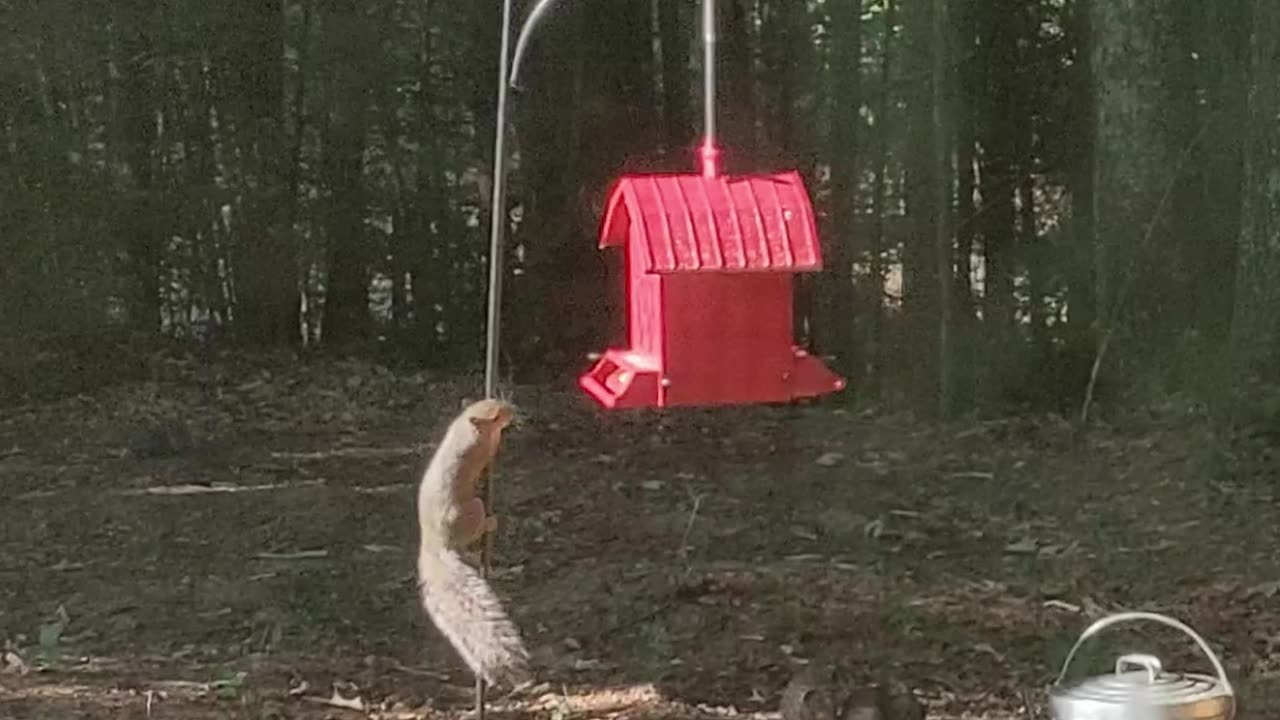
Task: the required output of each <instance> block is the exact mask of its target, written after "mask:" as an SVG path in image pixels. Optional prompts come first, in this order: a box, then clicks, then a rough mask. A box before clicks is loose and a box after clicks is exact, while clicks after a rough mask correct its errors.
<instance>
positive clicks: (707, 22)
mask: <svg viewBox="0 0 1280 720" xmlns="http://www.w3.org/2000/svg"><path fill="white" fill-rule="evenodd" d="M702 113H703V115H702V132H703V135H702V150H701V153H702V175H703V177H715V176H717V175H719V174H720V167H719V165H720V163H719V156H720V148H719V147H718V146H717V145H716V2H715V0H702Z"/></svg>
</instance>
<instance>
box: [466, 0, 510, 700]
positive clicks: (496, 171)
mask: <svg viewBox="0 0 1280 720" xmlns="http://www.w3.org/2000/svg"><path fill="white" fill-rule="evenodd" d="M511 5H512V0H503V3H502V40H501V43H500V44H501V46H502V47H501V57H500V58H499V60H498V108H497V112H498V117H497V119H496V120H497V121H496V122H495V123H494V137H493V197H492V198H491V199H490V203H489V309H488V328H487V330H486V333H485V358H484V396H485V397H486V398H493V397H496V396H497V394H498V362H499V353H498V349H499V340H500V338H501V335H500V331H501V329H502V327H501V322H502V272H503V259H502V254H503V250H504V245H503V243H504V240H505V235H506V229H507V162H506V159H507V142H506V141H507V73H508V63H509V61H510V50H511ZM488 474H489V477H488V478H486V480H485V484H484V490H485V492H484V495H485V500H484V505H485V507H486V508H488V509H489V512H493V502H494V501H493V496H494V493H493V470H492V468H490V470H489V473H488ZM492 557H493V533H485V534H484V544H483V545H482V546H481V548H480V575H481V577H484V578H488V577H489V563H490V561H491V559H492ZM486 689H487V688H486V687H485V681H484V677H483V676H477V677H476V698H475V707H476V718H477V720H485V715H486V710H487V708H486V707H485V691H486Z"/></svg>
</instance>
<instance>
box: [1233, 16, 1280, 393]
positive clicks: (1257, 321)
mask: <svg viewBox="0 0 1280 720" xmlns="http://www.w3.org/2000/svg"><path fill="white" fill-rule="evenodd" d="M1253 12H1254V19H1253V37H1252V40H1251V44H1250V47H1251V53H1250V68H1249V69H1250V72H1249V77H1250V81H1251V82H1250V84H1249V95H1248V97H1249V100H1248V108H1249V112H1248V127H1247V130H1246V139H1245V143H1246V148H1245V154H1244V157H1245V161H1244V209H1243V212H1242V218H1241V220H1242V222H1241V231H1240V256H1239V258H1240V259H1239V264H1238V266H1237V268H1236V300H1235V313H1234V316H1233V318H1232V327H1231V330H1232V340H1233V342H1232V349H1233V351H1234V352H1233V354H1234V358H1233V360H1234V365H1235V368H1236V380H1237V382H1238V383H1239V384H1240V387H1241V388H1243V387H1245V386H1246V384H1247V383H1250V382H1251V381H1254V380H1263V381H1268V382H1275V381H1276V380H1277V379H1280V313H1278V312H1276V308H1280V123H1277V121H1276V117H1277V116H1278V115H1280V4H1276V3H1275V2H1272V1H1271V0H1255V2H1254V5H1253Z"/></svg>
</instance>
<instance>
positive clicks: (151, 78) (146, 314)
mask: <svg viewBox="0 0 1280 720" xmlns="http://www.w3.org/2000/svg"><path fill="white" fill-rule="evenodd" d="M115 11H116V14H115V18H114V19H115V25H116V28H117V32H118V33H119V43H120V44H119V47H120V55H121V63H120V65H121V85H122V87H121V92H120V94H119V96H118V97H119V104H118V105H117V107H116V108H115V110H116V113H117V118H116V122H117V124H118V128H119V130H118V131H117V133H116V135H117V138H118V139H119V141H120V142H121V143H122V144H123V150H124V152H123V155H124V159H125V162H126V163H127V164H128V166H129V172H130V174H131V175H132V176H133V187H134V192H133V193H132V194H131V195H130V202H128V203H127V204H128V208H127V209H125V210H124V211H122V213H121V215H122V216H123V217H125V218H127V221H126V222H125V223H124V224H123V228H122V230H123V232H124V233H125V234H126V237H125V238H124V241H125V242H124V247H125V248H126V251H127V253H128V255H129V268H130V270H131V273H132V275H133V285H134V296H133V302H132V303H131V307H130V313H129V315H130V318H131V320H132V321H133V326H134V328H135V329H137V330H139V331H141V332H145V333H155V332H158V331H159V330H160V325H161V314H160V263H161V247H162V239H161V235H162V233H161V232H160V228H159V227H157V223H156V221H155V220H156V208H157V206H158V203H157V202H156V198H155V187H154V181H153V176H154V170H155V168H154V161H153V159H152V150H153V148H154V146H155V141H156V115H157V112H158V103H159V102H160V100H161V99H162V98H160V96H159V88H158V87H157V86H156V83H155V76H156V71H155V63H156V62H157V58H156V52H155V38H154V35H155V32H156V30H157V29H158V27H157V26H158V23H157V22H156V17H155V6H154V5H153V3H150V2H147V1H146V0H124V1H122V2H121V3H119V4H118V5H116V6H115Z"/></svg>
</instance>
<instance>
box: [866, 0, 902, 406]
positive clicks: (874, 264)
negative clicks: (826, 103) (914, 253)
mask: <svg viewBox="0 0 1280 720" xmlns="http://www.w3.org/2000/svg"><path fill="white" fill-rule="evenodd" d="M897 16H898V4H897V2H896V1H895V0H885V7H884V22H883V25H884V37H883V38H882V39H881V56H880V73H879V92H878V93H877V96H876V109H875V121H876V125H875V127H876V135H875V159H874V162H873V167H874V168H875V186H874V189H873V196H872V208H871V216H872V221H873V222H874V227H873V229H872V231H871V248H870V250H869V252H868V254H869V255H870V256H871V257H870V264H871V282H870V285H871V287H870V288H869V289H868V293H867V295H868V298H867V301H868V307H869V308H870V310H871V312H870V318H869V319H870V322H869V323H868V327H867V340H866V342H867V348H866V350H865V353H866V359H867V360H866V368H865V371H864V372H865V375H866V378H867V383H868V385H869V386H870V391H871V392H872V393H876V392H877V391H878V388H879V387H880V386H881V384H882V382H883V378H882V377H881V373H880V368H881V363H882V362H883V360H884V344H885V343H884V285H885V276H886V270H885V262H884V249H885V246H886V245H887V244H888V242H887V237H886V229H885V228H886V224H885V213H886V212H887V211H888V208H887V205H888V197H887V196H888V193H889V189H890V181H889V132H890V128H891V125H890V123H889V108H890V96H891V93H892V88H891V86H890V78H891V77H892V70H893V50H894V49H895V45H894V34H895V32H896V31H895V26H896V25H897V20H898V17H897Z"/></svg>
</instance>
